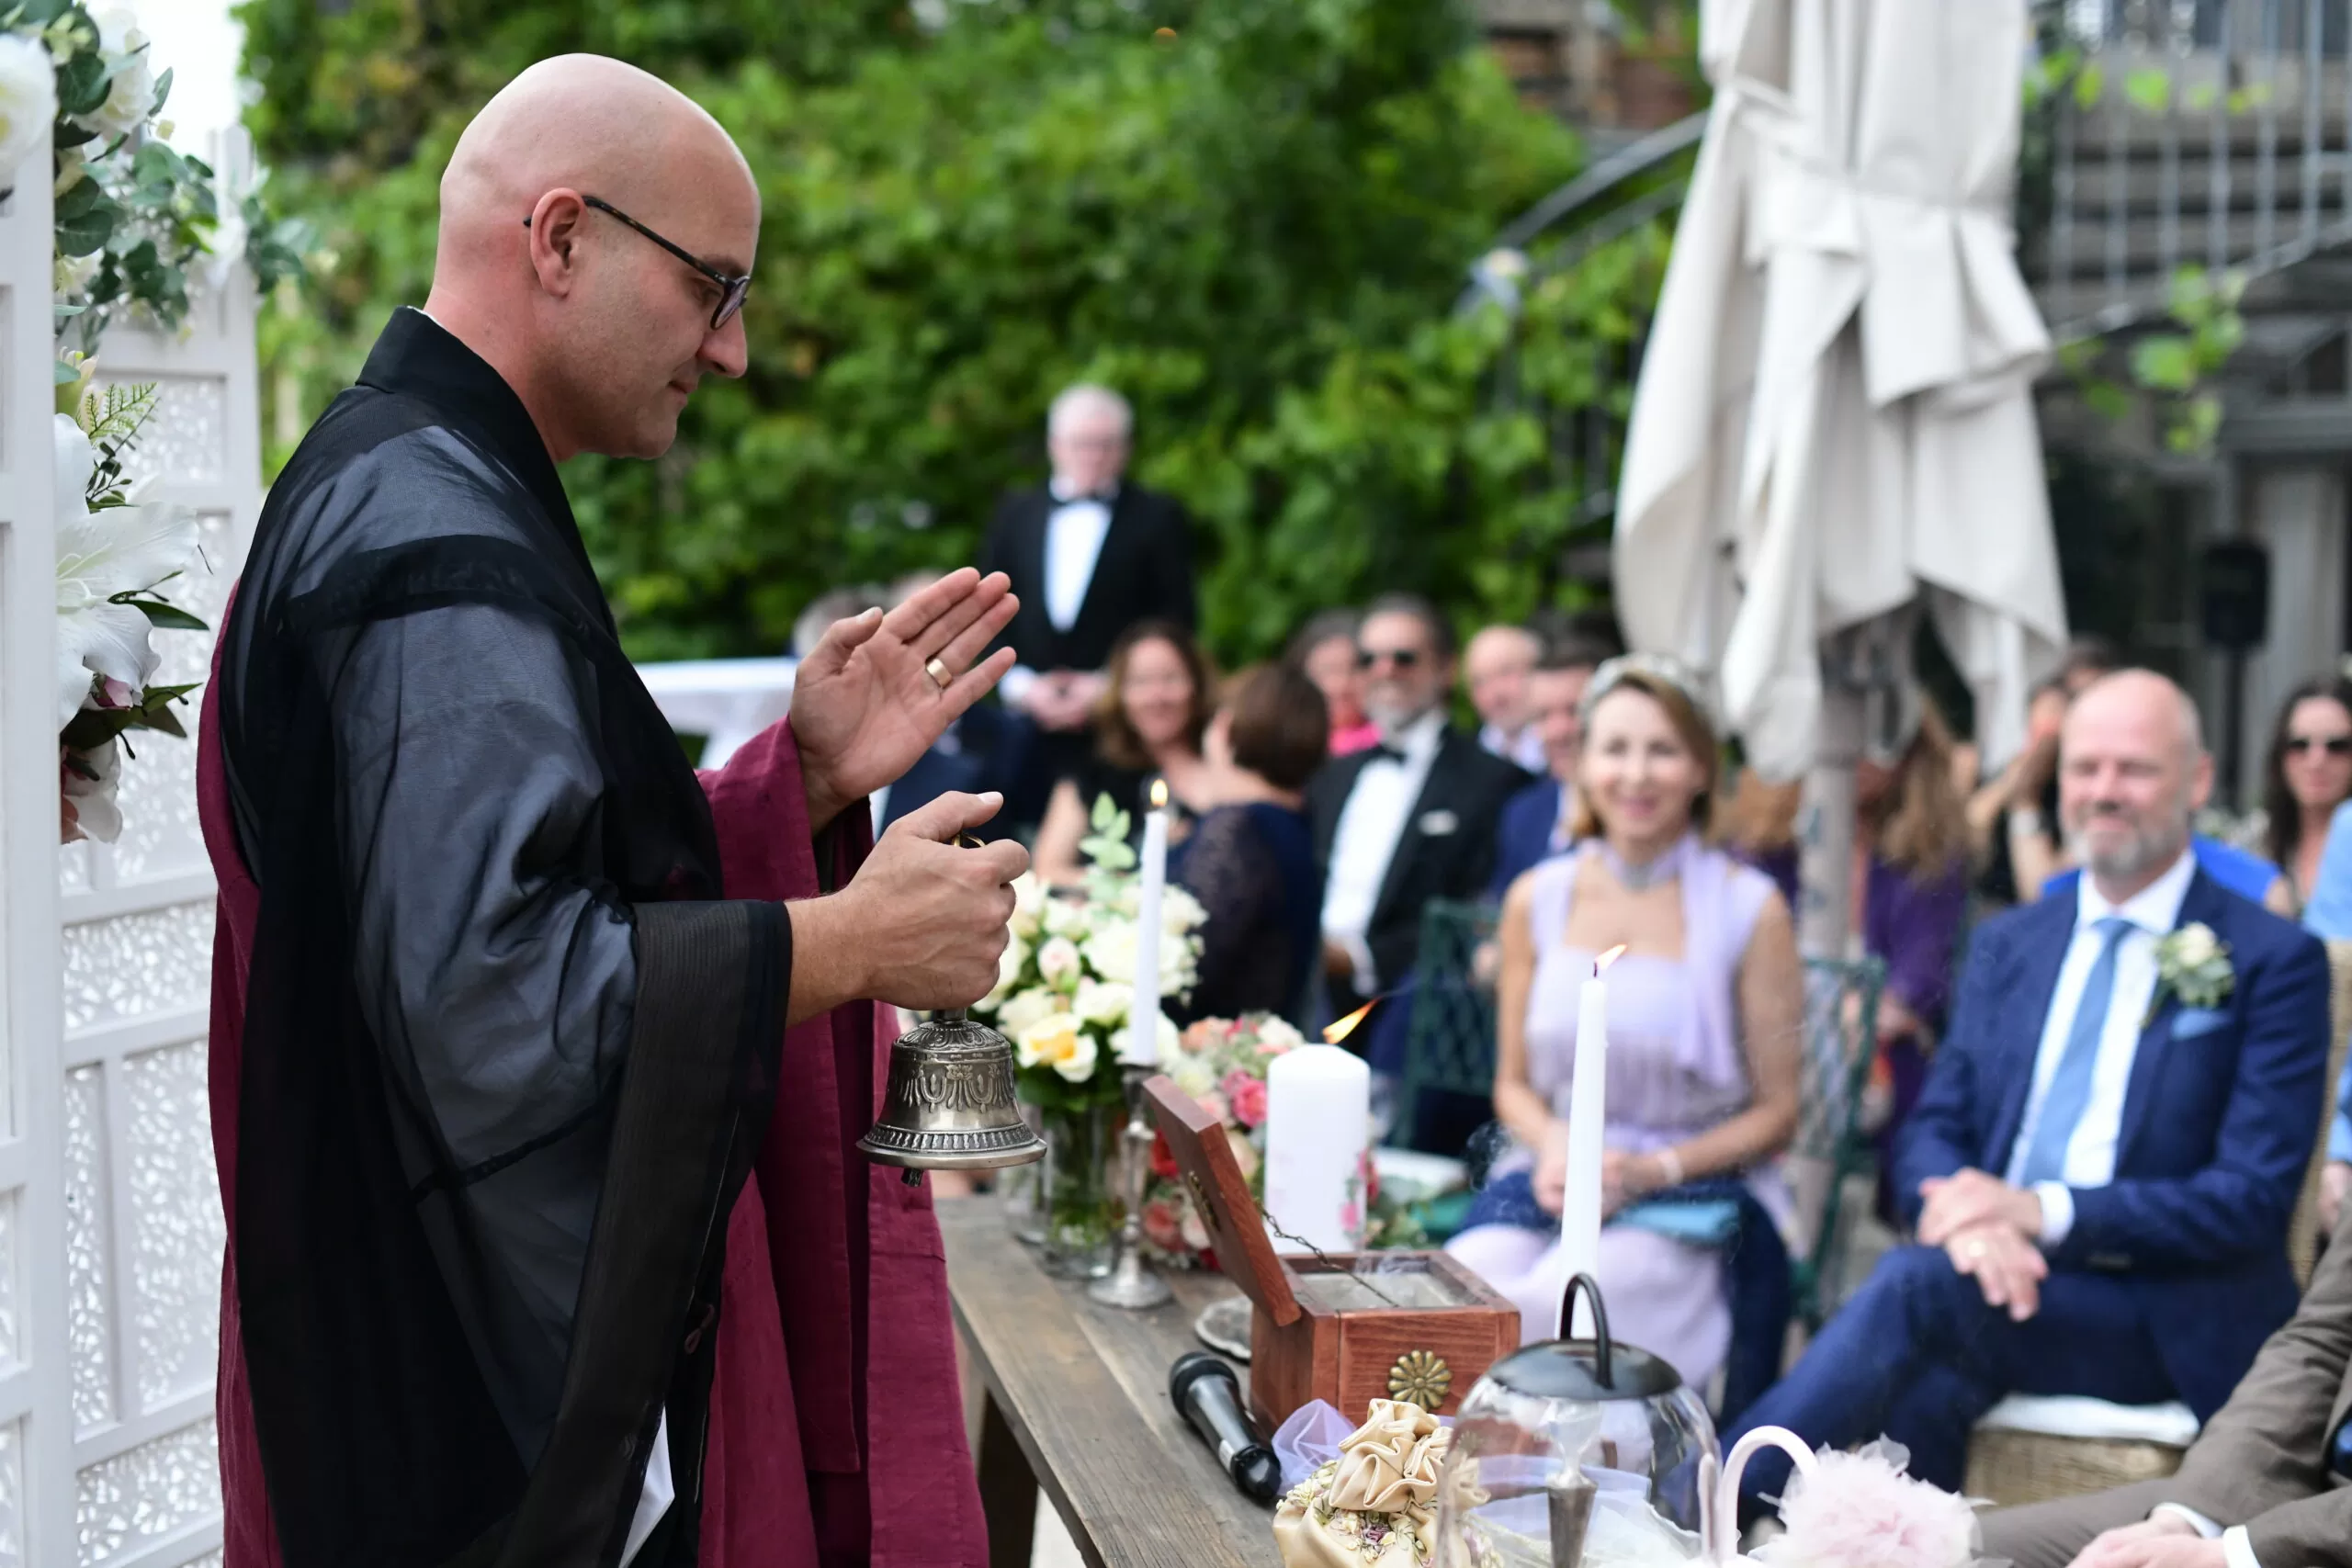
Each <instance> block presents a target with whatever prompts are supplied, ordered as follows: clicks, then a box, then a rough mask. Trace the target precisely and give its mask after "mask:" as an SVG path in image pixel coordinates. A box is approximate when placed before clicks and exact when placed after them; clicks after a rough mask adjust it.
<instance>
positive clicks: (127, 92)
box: [83, 6, 155, 137]
mask: <svg viewBox="0 0 2352 1568" xmlns="http://www.w3.org/2000/svg"><path fill="white" fill-rule="evenodd" d="M91 19H92V20H93V21H95V22H96V23H97V24H98V52H99V53H100V54H102V55H104V56H105V57H106V62H107V65H108V66H109V67H111V68H112V69H113V71H114V78H113V80H112V81H110V82H109V83H108V84H107V101H106V102H105V103H102V104H100V105H99V106H98V107H96V108H95V109H93V110H91V111H90V113H88V114H87V115H85V116H84V117H83V118H85V120H87V121H88V123H89V125H90V127H91V129H93V130H96V131H97V132H98V133H99V134H100V135H102V136H109V137H112V136H127V135H129V134H130V132H132V131H134V130H138V129H139V128H140V127H141V126H142V125H144V124H146V123H147V116H148V114H149V112H150V111H152V110H153V108H154V107H155V73H154V72H153V70H152V69H151V68H150V67H149V64H148V54H149V51H148V48H147V35H146V34H145V33H143V32H141V31H140V30H139V19H138V18H137V17H133V16H132V15H131V14H130V12H128V11H126V10H123V9H121V8H120V7H119V6H117V7H115V8H113V9H110V10H107V11H104V12H101V13H99V14H98V15H97V16H96V17H92V18H91Z"/></svg>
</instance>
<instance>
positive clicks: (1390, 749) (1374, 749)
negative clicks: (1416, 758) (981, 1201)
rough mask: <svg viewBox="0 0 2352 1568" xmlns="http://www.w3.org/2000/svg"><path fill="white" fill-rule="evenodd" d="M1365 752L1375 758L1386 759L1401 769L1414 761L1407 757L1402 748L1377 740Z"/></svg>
mask: <svg viewBox="0 0 2352 1568" xmlns="http://www.w3.org/2000/svg"><path fill="white" fill-rule="evenodd" d="M1364 750H1367V751H1369V752H1371V753H1372V754H1373V755H1374V756H1375V757H1385V758H1387V759H1388V760H1389V761H1392V762H1395V763H1397V765H1399V766H1400V767H1401V766H1402V765H1404V764H1405V763H1406V762H1408V761H1411V760H1412V759H1410V758H1408V757H1407V756H1406V755H1405V749H1404V748H1403V747H1402V746H1397V745H1392V744H1390V743H1389V742H1388V741H1385V740H1375V741H1374V742H1373V743H1372V744H1371V745H1369V746H1367V747H1365V748H1364Z"/></svg>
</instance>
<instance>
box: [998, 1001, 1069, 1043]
mask: <svg viewBox="0 0 2352 1568" xmlns="http://www.w3.org/2000/svg"><path fill="white" fill-rule="evenodd" d="M1060 1005H1061V1001H1060V998H1057V997H1056V996H1055V995H1054V994H1053V992H1051V991H1046V990H1036V989H1031V990H1026V991H1023V992H1020V993H1019V994H1017V995H1015V996H1014V997H1012V998H1011V999H1010V1000H1008V1001H1007V1002H1005V1003H1004V1004H1003V1005H1002V1006H1001V1007H1000V1008H998V1009H997V1010H996V1027H997V1032H998V1033H1000V1034H1003V1035H1006V1036H1008V1037H1014V1036H1018V1035H1019V1034H1020V1032H1022V1031H1023V1030H1024V1029H1026V1028H1028V1027H1029V1026H1030V1025H1031V1024H1033V1023H1035V1022H1036V1021H1038V1020H1039V1019H1041V1018H1044V1017H1045V1016H1046V1014H1048V1013H1050V1012H1052V1011H1053V1010H1055V1009H1056V1008H1057V1007H1058V1006H1060Z"/></svg>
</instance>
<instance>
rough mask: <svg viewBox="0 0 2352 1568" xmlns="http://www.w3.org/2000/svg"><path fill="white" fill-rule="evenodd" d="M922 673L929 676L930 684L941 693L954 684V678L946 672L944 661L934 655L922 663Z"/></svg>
mask: <svg viewBox="0 0 2352 1568" xmlns="http://www.w3.org/2000/svg"><path fill="white" fill-rule="evenodd" d="M922 672H923V673H924V674H926V675H928V676H930V677H931V683H932V684H933V685H934V686H936V687H938V688H939V689H940V690H941V691H943V692H944V691H945V690H946V689H947V688H948V687H950V686H952V685H954V684H955V683H956V677H955V676H953V675H951V674H949V673H948V672H947V664H946V661H945V660H942V659H940V658H939V657H938V656H936V655H933V657H932V658H929V659H926V660H923V661H922Z"/></svg>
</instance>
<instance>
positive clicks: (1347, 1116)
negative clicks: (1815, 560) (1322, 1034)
mask: <svg viewBox="0 0 2352 1568" xmlns="http://www.w3.org/2000/svg"><path fill="white" fill-rule="evenodd" d="M1371 1148H1372V1069H1371V1068H1370V1067H1367V1066H1364V1063H1363V1058H1362V1057H1361V1056H1356V1055H1351V1054H1350V1053H1348V1052H1346V1051H1342V1050H1341V1049H1340V1048H1339V1047H1338V1046H1336V1045H1300V1046H1296V1047H1295V1048H1294V1049H1292V1050H1290V1051H1287V1052H1284V1053H1283V1055H1279V1056H1277V1057H1275V1058H1274V1059H1273V1061H1272V1064H1270V1065H1269V1066H1268V1067H1267V1068H1266V1216H1267V1218H1269V1219H1271V1220H1272V1221H1273V1223H1274V1224H1277V1225H1279V1226H1281V1227H1282V1228H1283V1230H1285V1231H1288V1232H1289V1233H1290V1234H1291V1235H1295V1236H1296V1237H1298V1238H1299V1241H1303V1242H1311V1243H1312V1244H1314V1246H1315V1247H1317V1248H1319V1249H1321V1250H1322V1251H1325V1252H1353V1251H1354V1250H1356V1248H1358V1247H1362V1246H1363V1211H1364V1199H1365V1197H1366V1193H1365V1192H1364V1190H1363V1168H1364V1156H1366V1155H1367V1154H1368V1153H1369V1152H1370V1150H1371ZM1274 1249H1275V1250H1276V1251H1278V1252H1294V1253H1295V1252H1303V1251H1305V1250H1306V1249H1305V1248H1304V1247H1301V1246H1300V1245H1299V1244H1298V1242H1293V1241H1286V1240H1284V1239H1283V1237H1282V1236H1280V1235H1276V1236H1275V1237H1274Z"/></svg>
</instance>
